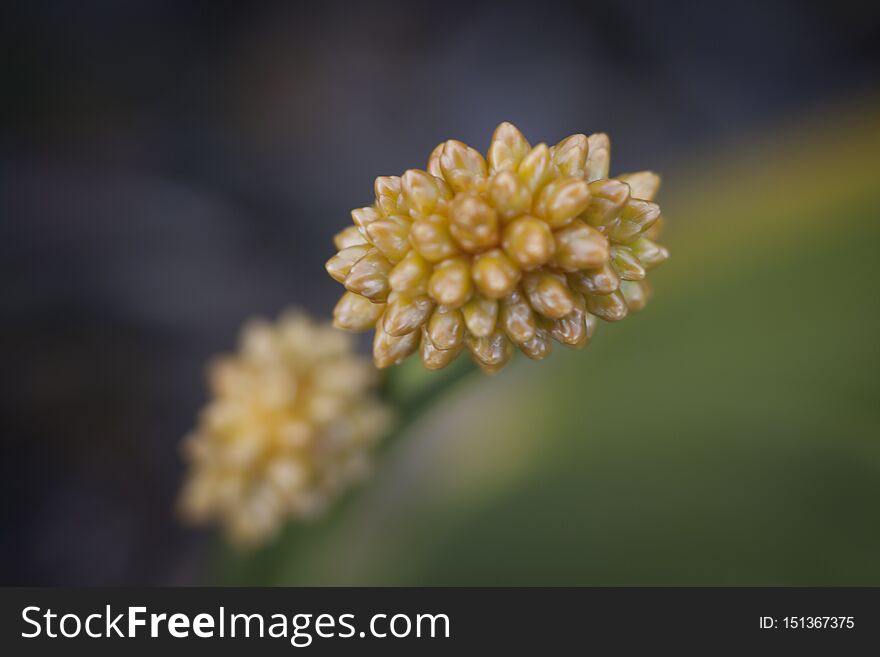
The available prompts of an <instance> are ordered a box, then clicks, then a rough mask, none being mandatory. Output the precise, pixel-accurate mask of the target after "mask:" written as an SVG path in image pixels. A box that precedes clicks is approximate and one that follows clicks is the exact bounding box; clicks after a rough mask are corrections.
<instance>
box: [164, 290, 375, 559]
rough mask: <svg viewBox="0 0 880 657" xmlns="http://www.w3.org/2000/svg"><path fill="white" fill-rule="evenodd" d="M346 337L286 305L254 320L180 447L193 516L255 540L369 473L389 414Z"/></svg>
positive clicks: (215, 369)
mask: <svg viewBox="0 0 880 657" xmlns="http://www.w3.org/2000/svg"><path fill="white" fill-rule="evenodd" d="M366 303H367V304H369V302H368V301H367V302H366ZM370 305H372V304H370ZM347 338H348V336H346V335H345V334H343V333H341V332H339V331H336V330H335V329H333V328H331V327H330V326H328V325H325V324H319V323H316V322H313V321H312V320H310V319H308V318H307V317H306V316H304V315H301V314H297V313H288V314H285V315H284V316H282V318H281V319H280V320H279V321H278V322H277V323H270V322H266V321H259V322H251V323H249V324H248V325H247V326H246V327H245V329H244V332H243V335H242V341H241V342H242V344H241V347H240V349H239V350H238V353H236V354H234V355H232V356H226V357H223V358H222V359H220V360H218V361H215V363H214V364H213V365H212V366H211V368H210V370H209V382H210V384H211V386H210V387H211V392H212V399H211V401H210V402H209V404H208V406H207V408H206V410H205V412H204V413H202V414H201V416H200V419H199V421H198V424H197V426H196V428H195V430H194V431H193V432H192V434H191V435H190V436H189V437H188V438H187V439H186V441H185V443H184V446H183V447H184V450H183V451H184V456H185V458H186V460H187V462H188V472H187V477H186V480H185V482H184V485H183V489H182V491H181V495H180V500H179V505H180V509H181V511H182V513H183V515H184V517H185V519H186V520H187V521H189V522H192V523H196V524H203V523H208V522H218V523H220V524H221V525H222V526H223V528H224V530H225V532H226V534H227V536H228V538H229V539H230V541H232V542H233V543H235V544H236V545H238V546H242V547H254V546H257V545H259V544H261V543H265V542H266V541H268V540H269V539H270V538H272V536H273V535H275V534H276V533H277V532H278V530H279V529H280V528H281V526H282V524H283V523H284V522H285V521H286V520H287V519H289V518H299V519H304V518H308V517H310V516H314V515H316V514H318V513H320V512H321V511H322V510H324V509H326V508H327V507H328V506H329V505H330V504H332V502H333V501H334V500H335V499H336V498H338V497H339V495H340V494H341V493H343V492H344V491H345V490H346V489H348V488H349V487H351V486H352V485H354V484H356V483H358V481H360V480H361V479H363V478H364V476H365V475H366V474H367V472H368V466H369V462H370V457H371V451H372V448H373V446H374V445H375V443H376V442H377V441H378V439H379V438H380V437H381V436H382V434H383V433H384V432H385V431H386V430H387V429H388V426H389V420H390V413H389V411H388V409H387V408H385V407H384V406H382V405H381V404H380V403H379V401H378V399H377V396H376V392H375V391H376V384H377V380H376V376H375V369H374V368H373V367H372V365H370V363H369V362H367V361H366V360H365V359H362V358H360V357H359V356H357V355H356V354H355V353H354V351H353V350H352V344H351V341H350V340H348V339H347Z"/></svg>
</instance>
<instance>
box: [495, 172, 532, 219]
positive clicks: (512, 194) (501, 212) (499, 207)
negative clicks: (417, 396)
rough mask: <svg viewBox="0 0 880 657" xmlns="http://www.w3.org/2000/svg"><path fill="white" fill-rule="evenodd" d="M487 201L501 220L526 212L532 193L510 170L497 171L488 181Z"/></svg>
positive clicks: (530, 204)
mask: <svg viewBox="0 0 880 657" xmlns="http://www.w3.org/2000/svg"><path fill="white" fill-rule="evenodd" d="M488 195H489V202H490V203H491V204H492V206H493V207H494V208H495V210H496V211H497V212H498V216H500V217H501V219H502V221H510V220H511V219H513V218H514V217H518V216H520V215H522V214H526V213H527V212H528V211H529V209H530V208H531V207H532V194H531V192H530V191H529V188H528V187H526V185H525V183H523V181H522V180H520V178H519V176H517V175H516V174H515V173H513V172H512V171H499V172H498V173H496V174H495V175H493V176H492V179H491V180H490V181H489V189H488Z"/></svg>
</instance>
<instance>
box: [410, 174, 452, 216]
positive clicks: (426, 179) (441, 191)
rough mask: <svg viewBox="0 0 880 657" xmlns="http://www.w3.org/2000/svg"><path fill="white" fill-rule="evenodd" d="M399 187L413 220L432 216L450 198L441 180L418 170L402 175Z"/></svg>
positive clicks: (446, 187) (447, 188)
mask: <svg viewBox="0 0 880 657" xmlns="http://www.w3.org/2000/svg"><path fill="white" fill-rule="evenodd" d="M400 186H401V190H402V191H403V198H404V199H405V200H406V204H407V206H408V207H409V209H410V214H411V215H412V216H413V218H418V217H427V216H428V215H430V214H433V213H434V211H435V210H437V209H438V207H439V205H440V203H441V202H442V201H444V200H446V199H448V198H450V197H451V196H452V194H451V193H450V191H449V187H448V186H447V185H446V183H445V182H444V181H443V180H442V179H440V178H436V177H434V176H432V175H431V174H430V173H428V172H426V171H419V170H418V169H410V170H409V171H407V172H406V173H404V174H403V177H402V178H401V179H400Z"/></svg>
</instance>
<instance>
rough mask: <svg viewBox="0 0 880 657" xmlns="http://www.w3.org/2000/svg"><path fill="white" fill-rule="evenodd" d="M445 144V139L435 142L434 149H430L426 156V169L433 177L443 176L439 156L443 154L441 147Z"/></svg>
mask: <svg viewBox="0 0 880 657" xmlns="http://www.w3.org/2000/svg"><path fill="white" fill-rule="evenodd" d="M445 146H446V142H445V141H444V142H443V143H442V144H437V145H436V146H435V147H434V150H433V151H431V155H430V156H429V157H428V168H427V169H426V171H427V172H428V173H430V174H431V175H432V176H434V177H435V178H442V177H443V168H442V167H441V166H440V156H441V155H442V154H443V148H444V147H445Z"/></svg>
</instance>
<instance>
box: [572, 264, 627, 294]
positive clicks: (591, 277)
mask: <svg viewBox="0 0 880 657" xmlns="http://www.w3.org/2000/svg"><path fill="white" fill-rule="evenodd" d="M568 283H569V285H570V286H571V289H572V290H575V291H577V292H580V293H582V294H611V293H612V292H614V291H615V290H616V289H617V288H618V287H619V286H620V278H619V277H618V276H617V272H615V271H614V268H613V267H612V266H611V264H610V263H608V264H605V265H602V266H601V267H597V268H596V269H586V270H584V271H578V272H574V273H573V274H569V275H568Z"/></svg>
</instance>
